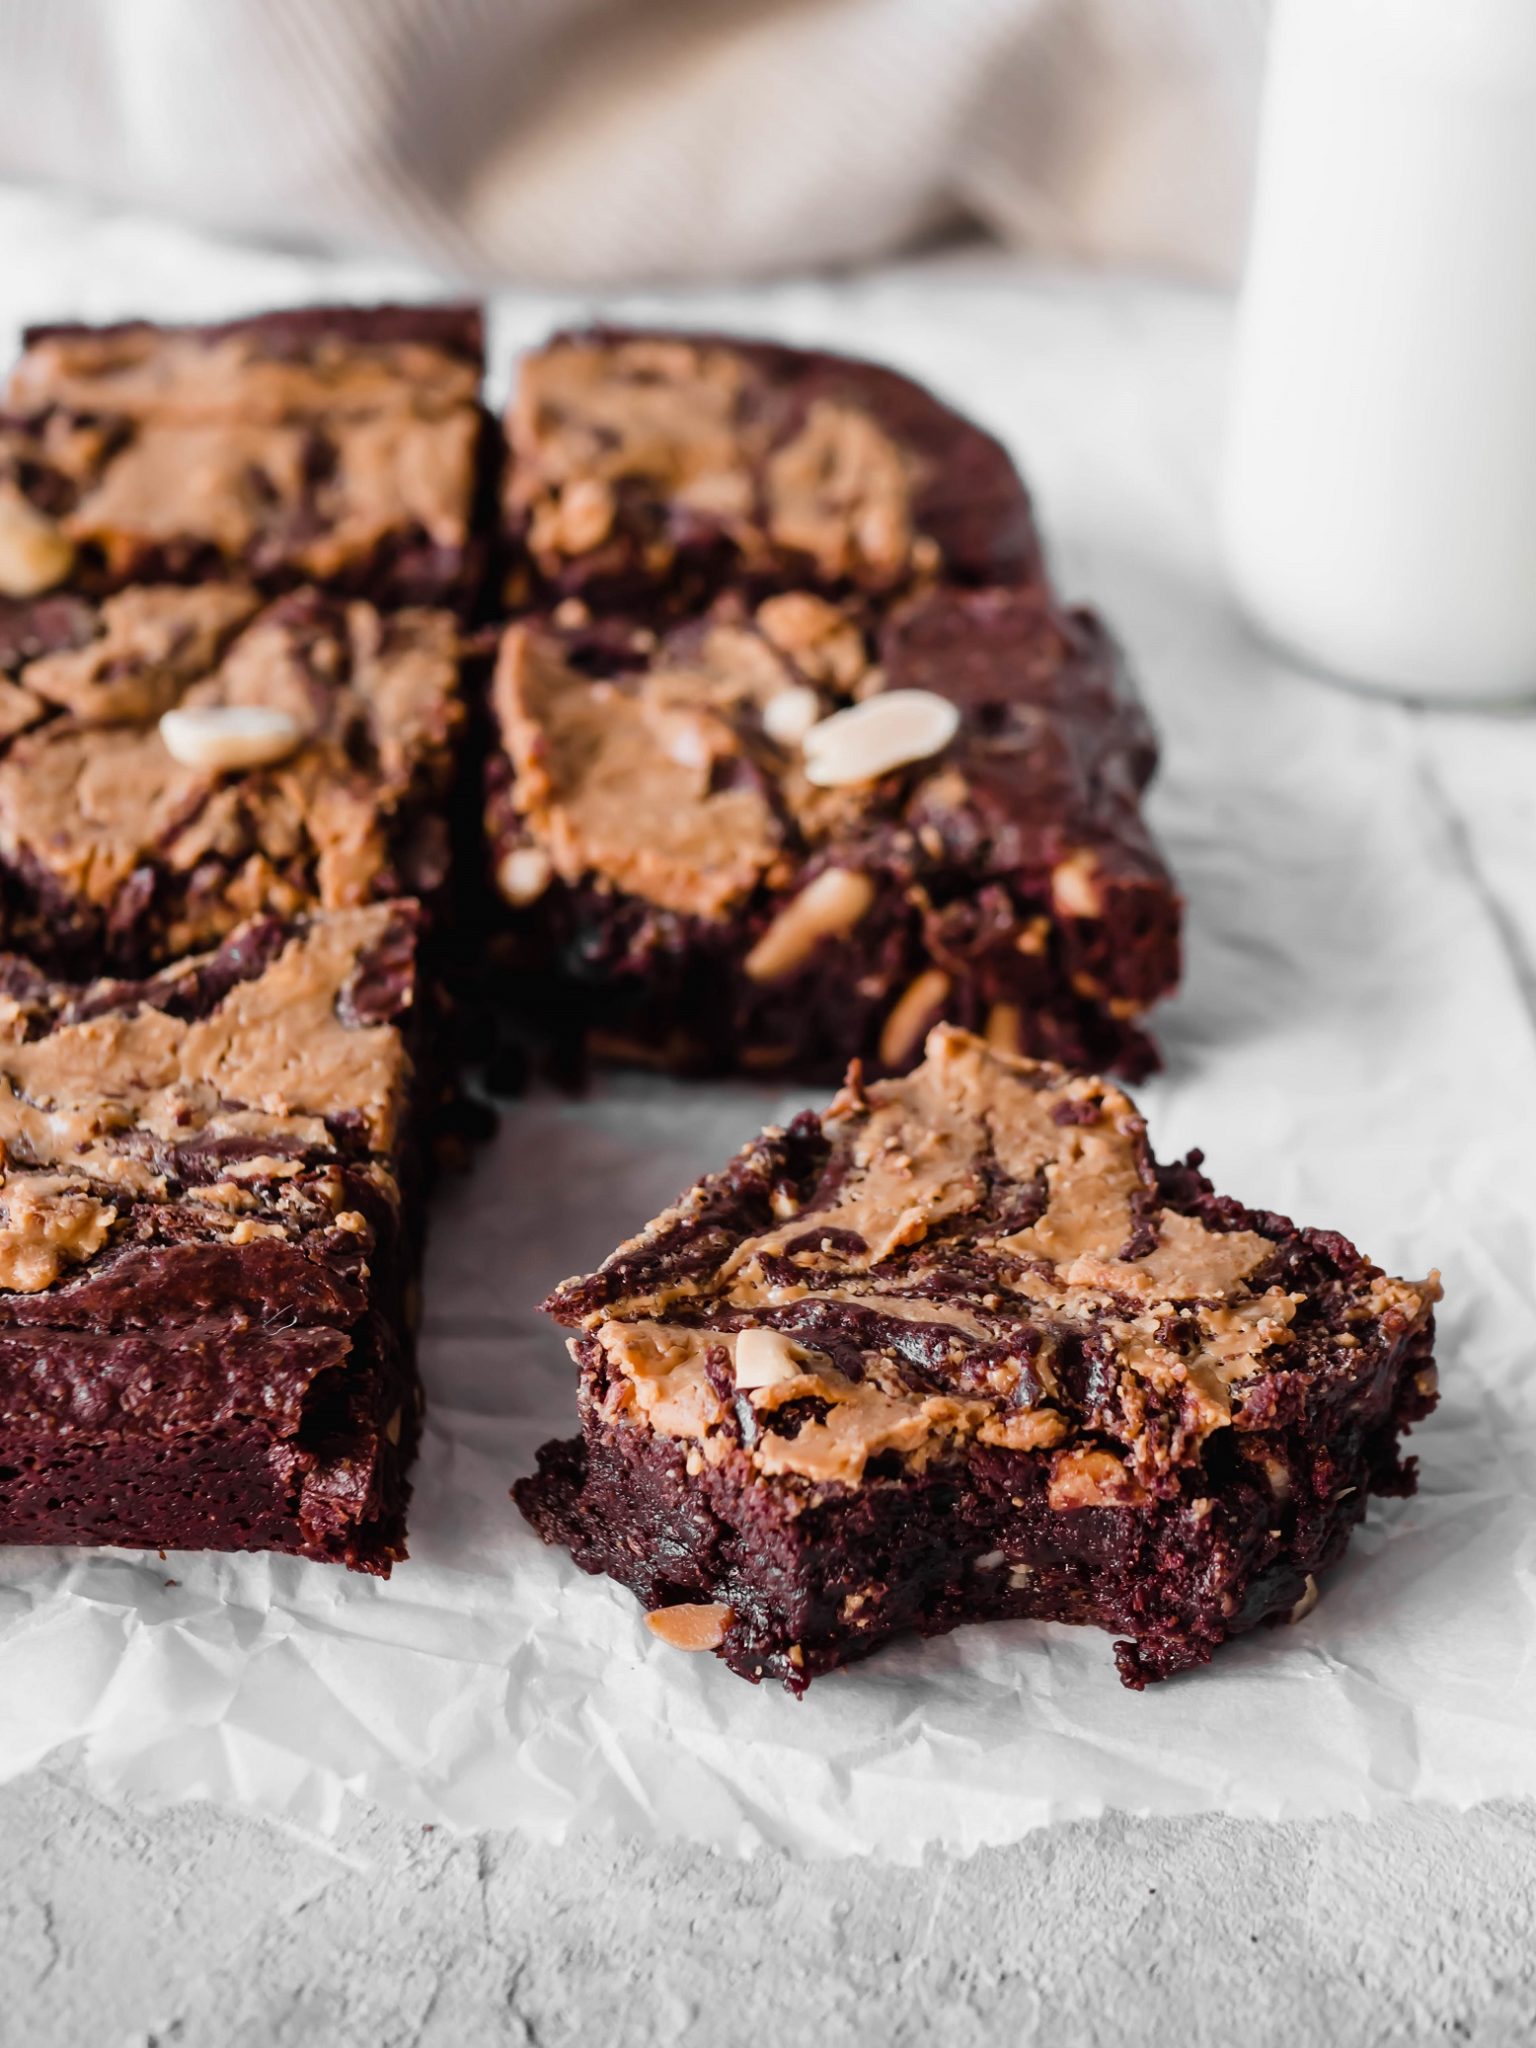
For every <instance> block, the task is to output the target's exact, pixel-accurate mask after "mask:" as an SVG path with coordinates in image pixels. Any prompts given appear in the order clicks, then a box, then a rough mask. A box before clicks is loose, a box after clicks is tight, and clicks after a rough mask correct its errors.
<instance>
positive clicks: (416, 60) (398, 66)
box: [0, 0, 1265, 284]
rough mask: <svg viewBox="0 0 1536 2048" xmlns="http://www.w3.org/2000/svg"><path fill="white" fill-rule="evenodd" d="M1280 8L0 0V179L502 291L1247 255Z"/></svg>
mask: <svg viewBox="0 0 1536 2048" xmlns="http://www.w3.org/2000/svg"><path fill="white" fill-rule="evenodd" d="M1264 22H1265V0H0V177H6V178H11V179H15V180H17V181H21V182H28V183H31V182H38V181H43V182H49V183H55V184H58V185H61V186H65V187H68V188H71V189H74V190H79V191H83V192H86V193H88V194H92V195H96V196H100V197H102V198H103V199H106V200H109V201H110V202H111V203H112V204H114V205H132V206H144V207H149V208H153V209H156V210H161V211H164V212H167V213H170V214H174V215H177V216H179V217H181V218H184V219H187V220H192V221H196V222H198V223H200V224H202V225H204V226H207V227H212V228H216V229H220V230H224V231H227V232H230V233H233V234H236V235H239V236H242V237H250V238H258V239H264V240H273V241H278V242H282V243H285V244H288V245H298V246H302V247H308V248H324V249H338V250H351V251H370V252H391V253H395V254H401V255H404V254H409V255H411V256H414V257H417V258H420V259H422V260H424V261H427V262H429V263H431V264H432V265H433V266H434V267H435V268H437V269H439V270H442V271H445V272H450V273H456V274H459V275H462V276H464V277H466V278H469V279H473V280H477V281H487V282H490V281H500V282H507V283H521V282H530V283H550V284H599V283H601V284H620V283H626V282H634V281H638V280H662V279H667V278H676V279H698V278H705V277H731V276H750V275H758V274H763V273H768V272H774V271H781V270H785V269H801V268H806V267H811V266H824V265H831V264H849V263H856V262H859V261H861V260H864V259H867V258H871V257H875V256H878V255H881V254H884V253H888V252H890V251H891V250H893V249H897V248H900V247H902V246H905V245H909V244H911V243H913V242H915V241H920V240H924V239H928V238H932V237H934V236H936V235H940V234H943V233H945V232H951V231H956V230H960V229H963V228H965V227H966V226H967V225H969V226H971V227H972V228H980V229H982V230H983V231H985V232H988V233H990V234H992V235H994V236H996V237H999V238H1001V239H1003V240H1006V241H1007V242H1009V243H1011V244H1014V245H1016V246H1019V247H1022V248H1025V249H1027V250H1029V251H1030V252H1032V253H1035V254H1038V255H1040V256H1042V257H1045V258H1048V259H1050V260H1053V261H1065V262H1090V263H1124V264H1129V265H1134V266H1136V267H1138V268H1142V269H1160V270H1168V271H1173V272H1177V273H1182V274H1184V275H1193V276H1205V277H1224V276H1228V275H1230V274H1232V272H1233V271H1234V270H1235V268H1236V265H1237V261H1238V258H1239V255H1240V245H1241V238H1242V231H1243V223H1244V219H1245V216H1246V210H1247V200H1248V185H1249V162H1250V155H1251V148H1252V131H1253V121H1254V108H1255V104H1256V99H1257V91H1258V79H1259V70H1260V57H1261V49H1262V42H1263V29H1264Z"/></svg>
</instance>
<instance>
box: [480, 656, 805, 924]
mask: <svg viewBox="0 0 1536 2048" xmlns="http://www.w3.org/2000/svg"><path fill="white" fill-rule="evenodd" d="M494 687H495V701H496V710H497V715H498V717H499V719H500V723H501V732H502V737H503V739H504V741H505V743H506V747H507V751H508V753H509V755H510V757H511V760H512V765H513V768H514V770H515V772H516V776H517V781H516V786H515V792H514V793H515V798H516V802H517V805H518V808H519V810H520V811H521V813H522V815H523V818H524V821H525V822H526V824H527V825H528V827H529V829H530V830H531V831H532V832H533V833H534V834H535V836H536V837H537V838H538V840H539V841H540V842H541V843H542V844H543V846H544V847H545V849H546V850H547V851H548V853H549V855H550V857H551V859H552V861H553V863H554V867H555V871H556V873H557V874H559V875H561V876H562V877H563V878H564V879H565V880H567V881H570V882H575V881H579V880H581V879H582V878H583V877H584V876H586V875H589V874H590V875H598V876H601V877H602V878H603V879H604V880H606V881H608V882H610V883H611V884H613V885H614V886H615V887H616V888H620V889H624V890H627V891H628V892H630V893H631V894H633V895H637V896H642V897H644V898H646V899H647V900H648V901H649V902H652V903H655V904H657V905H659V906H660V907H661V908H662V909H665V910H674V911H678V912H682V913H684V914H688V915H692V916H698V917H719V916H721V915H723V914H724V913H725V912H726V911H727V910H729V909H730V907H731V906H732V905H733V904H734V903H736V902H738V901H739V900H740V899H741V898H742V897H743V896H745V895H746V894H747V893H748V891H750V890H751V889H752V888H753V887H754V886H755V884H756V883H757V881H758V880H759V878H760V877H761V875H762V874H763V873H764V872H765V870H766V869H767V868H768V867H769V866H770V865H771V863H772V862H773V860H774V859H775V858H776V856H777V854H778V852H779V847H780V834H779V828H778V825H777V823H776V821H775V819H774V816H773V812H772V810H771V809H770V807H769V805H768V803H767V801H766V800H765V798H764V797H763V796H762V795H761V793H760V792H759V791H758V790H756V789H752V788H729V787H726V788H720V787H717V786H716V769H717V767H718V765H719V764H721V763H724V762H728V761H729V760H730V759H731V758H732V756H733V755H734V754H735V753H736V751H737V744H736V740H735V736H734V734H733V732H732V729H731V727H730V725H729V723H728V722H727V721H726V720H725V719H724V718H723V717H722V716H721V715H720V713H719V711H718V710H716V709H715V707H714V703H713V701H712V688H713V685H712V679H711V677H710V675H709V673H708V671H707V670H706V671H701V672H693V671H685V670H681V669H666V668H663V669H659V670H652V671H650V672H648V673H647V674H646V675H645V676H644V677H643V678H642V679H641V680H639V681H638V682H636V683H633V684H631V683H628V682H625V681H615V682H609V683H601V682H599V683H594V682H592V681H590V680H588V678H586V677H585V676H582V675H580V674H578V673H577V672H576V671H575V670H573V669H571V668H569V667H568V666H567V665H566V663H565V662H564V661H563V660H562V659H561V658H560V654H559V651H558V649H557V648H556V647H555V645H554V644H553V643H551V642H549V641H547V640H543V639H541V638H539V637H538V636H537V635H535V634H534V633H533V632H531V631H530V630H529V629H527V628H526V627H514V628H513V630H512V631H511V632H510V633H509V634H508V635H507V637H506V639H505V640H504V641H503V643H502V650H501V656H500V660H499V661H498V664H497V671H496V680H495V686H494Z"/></svg>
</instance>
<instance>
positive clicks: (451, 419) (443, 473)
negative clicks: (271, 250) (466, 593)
mask: <svg viewBox="0 0 1536 2048" xmlns="http://www.w3.org/2000/svg"><path fill="white" fill-rule="evenodd" d="M477 389H478V373H477V370H476V368H475V366H474V365H473V364H472V363H470V362H468V361H465V360H462V359H460V358H459V357H457V356H454V355H451V354H449V353H447V352H446V351H443V350H439V349H437V348H434V347H431V346H430V345H428V344H426V343H423V342H412V341H402V342H394V343H367V342H359V341H355V340H352V339H350V338H344V337H342V336H339V335H338V336H319V337H317V338H315V339H314V340H312V341H311V342H310V344H309V345H308V346H307V347H306V348H305V349H304V350H303V351H302V352H293V351H286V350H280V349H279V350H274V348H273V346H272V344H271V343H270V341H267V340H265V339H264V338H263V337H262V336H261V335H260V334H259V333H254V332H247V333H235V334H228V335H224V336H221V337H213V338H209V337H206V336H199V335H197V334H195V333H194V334H178V333H176V332H174V331H172V332H167V331H164V330H155V329H152V328H127V329H123V330H120V331H118V332H116V333H112V332H106V333H82V334H62V335H53V336H47V337H45V338H43V339H41V340H39V341H36V342H34V343H33V344H32V346H31V347H30V348H29V349H28V350H27V352H26V354H25V355H24V356H23V357H22V359H21V361H20V363H19V364H18V365H17V366H16V369H15V370H14V371H13V372H12V375H11V378H10V382H9V387H8V392H7V405H8V407H9V409H11V410H13V411H15V412H18V413H22V414H29V413H30V414H46V415H49V419H50V426H51V425H52V421H53V420H54V419H61V418H62V419H65V420H67V418H68V415H69V414H70V413H78V414H81V415H84V416H86V417H87V418H105V419H107V420H108V421H113V422H124V423H126V425H127V432H126V434H123V435H121V436H118V437H117V438H115V439H113V440H111V441H105V440H103V439H102V437H101V436H100V434H99V433H98V434H96V435H94V436H93V435H92V433H91V431H90V430H89V429H86V430H83V431H81V432H80V433H78V434H76V435H75V436H74V437H73V438H72V439H66V438H65V436H64V435H63V433H62V432H58V431H55V432H53V433H51V435H50V436H49V438H48V444H47V454H48V457H49V459H50V460H51V462H52V463H53V465H54V466H55V467H57V468H58V469H59V470H60V471H61V473H62V474H63V475H64V476H65V477H67V478H68V479H70V480H71V481H72V482H73V483H74V484H75V485H76V487H77V496H76V498H75V502H74V503H73V504H72V505H71V506H70V508H69V509H68V511H67V512H65V513H64V514H63V515H62V517H61V518H60V520H59V522H58V531H59V535H60V538H61V544H63V545H66V546H67V545H68V544H69V543H77V544H81V545H85V544H90V545H94V546H96V547H98V548H100V549H101V550H102V552H103V554H104V555H105V557H106V560H107V563H108V566H109V568H111V569H112V570H113V571H114V572H115V573H118V574H127V573H131V572H132V570H133V568H134V565H135V562H136V560H137V558H138V556H139V553H140V551H141V550H143V549H144V548H146V547H152V546H155V545H159V544H168V543H175V542H182V541H192V542H195V543H201V544H206V545H210V546H213V547H215V548H217V549H218V550H219V551H220V553H222V554H224V555H225V556H227V557H230V558H232V559H233V558H239V557H240V556H242V555H244V554H245V553H246V552H247V551H248V550H251V549H252V548H254V547H256V546H257V545H258V544H262V545H267V544H269V543H270V542H271V540H272V538H273V537H274V536H276V537H277V542H278V545H279V546H280V549H281V552H282V555H283V559H284V560H285V561H288V562H291V563H292V564H293V565H294V566H295V567H297V568H300V569H302V570H303V571H304V572H305V573H307V574H309V575H312V576H316V577H328V576H332V575H335V574H338V573H340V571H341V570H342V569H343V568H344V567H345V566H346V565H347V564H348V563H349V562H351V561H354V560H357V559H360V558H366V557H367V556H368V555H369V554H370V553H371V552H372V551H373V550H374V549H375V548H377V547H378V546H379V544H380V543H381V542H382V541H384V540H385V539H386V538H388V537H389V536H391V535H393V534H396V533H399V532H401V531H407V532H409V531H411V530H413V529H417V528H419V529H420V530H421V531H422V532H424V533H425V534H426V535H427V537H428V538H429V539H430V540H431V541H433V542H434V543H436V544H438V545H440V546H443V547H455V546H459V545H461V544H462V543H463V541H464V540H465V538H466V536H467V534H468V528H469V513H470V506H471V501H472V498H473V490H474V474H475V461H476V448H477V444H478V438H479V433H480V425H479V415H478V413H477V411H476V394H477ZM53 408H57V409H59V410H58V411H56V412H51V411H50V409H53Z"/></svg>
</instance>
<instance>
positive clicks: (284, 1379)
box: [0, 308, 494, 1572]
mask: <svg viewBox="0 0 1536 2048" xmlns="http://www.w3.org/2000/svg"><path fill="white" fill-rule="evenodd" d="M482 353H483V349H482V336H481V322H480V316H479V314H478V313H477V312H475V311H474V310H472V309H468V308H463V309H455V308H440V309H434V308H426V309H382V310H377V311H372V312H359V313H349V312H345V311H329V312H327V311H317V312H306V313H297V314H286V313H285V314H273V315H269V316H266V317H263V318H259V319H255V320H250V321H242V322H236V323H234V324H232V325H229V326H226V327H220V328H212V329H201V330H174V329H170V330H167V329H158V328H154V327H151V326H148V325H146V324H142V323H134V324H131V325H127V326H122V327H114V328H105V329H86V328H73V327H54V328H45V329H40V330H36V331H34V332H33V333H32V334H30V335H29V336H28V337H27V345H26V349H25V353H24V354H23V356H22V359H21V361H20V362H19V364H18V365H17V367H16V368H15V370H14V371H13V373H12V375H11V378H10V381H9V384H8V386H7V388H6V392H5V398H4V414H3V417H0V938H3V946H4V948H5V949H7V950H5V952H4V953H3V955H0V1146H3V1155H0V1160H3V1165H0V1540H5V1541H9V1542H44V1543H57V1542H66V1543H67V1542H94V1543H126V1544H146V1545H159V1546H162V1547H170V1546H177V1547H195V1546H207V1547H214V1548H235V1549H239V1548H250V1547H262V1548H270V1549H278V1550H289V1551H296V1552H300V1553H302V1554H303V1555H305V1556H310V1557H317V1558H333V1559H339V1560H342V1561H344V1562H345V1563H347V1564H349V1565H351V1566H353V1567H355V1568H358V1569H361V1570H367V1571H374V1572H387V1571H388V1570H389V1568H390V1565H391V1563H392V1561H393V1560H394V1559H396V1558H399V1557H401V1556H403V1555H404V1554H405V1508H406V1501H407V1498H408V1494H409V1483H408V1479H407V1473H408V1469H409V1465H410V1460H411V1456H412V1453H413V1449H414V1445H415V1442H416V1436H417V1430H418V1423H419V1415H420V1406H421V1403H420V1392H419V1385H418V1381H417V1377H416V1366H415V1335H414V1331H415V1320H416V1312H415V1296H416V1292H417V1274H418V1269H419V1264H420V1252H421V1238H422V1229H423V1221H424V1217H423V1203H424V1183H425V1177H426V1175H425V1167H426V1159H427V1154H428V1150H429V1146H430V1139H431V1135H432V1134H431V1130H430V1125H431V1122H432V1112H433V1110H434V1108H435V1106H436V1102H437V1099H438V1095H439V1090H440V1071H439V1070H440V1064H441V1062H440V1054H439V1051H438V1048H437V1047H436V1045H435V1044H434V1025H435V1009H436V1006H435V1003H434V1002H433V1000H432V995H433V991H434V990H435V987H436V984H437V982H438V981H439V979H440V976H441V970H442V968H443V966H444V964H445V961H446V959H447V957H448V951H449V941H450V936H451V933H450V924H449V920H450V916H451V905H452V896H453V878H452V875H451V861H450V855H451V838H452V833H451V829H450V828H451V824H452V818H451V799H452V795H453V792H454V791H455V788H456V787H457V785H458V780H459V777H460V774H461V772H462V769H463V766H464V765H465V764H464V763H463V754H464V741H465V734H466V730H467V725H468V707H467V704H466V699H465V692H464V689H463V686H462V682H461V670H462V666H463V659H464V650H465V629H466V626H467V624H468V622H469V618H470V610H471V607H472V605H473V604H474V603H475V602H476V600H477V597H478V592H479V589H480V586H481V583H482V580H483V572H484V567H485V563H486V560H487V555H488V522H487V518H486V508H487V506H488V504H489V493H490V490H491V487H492V482H493V469H494V448H493V437H492V434H491V431H490V427H489V423H488V420H487V417H486V415H485V413H484V411H483V409H482V407H481V404H480V395H479V394H480V381H481V374H482V367H483V366H482Z"/></svg>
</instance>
